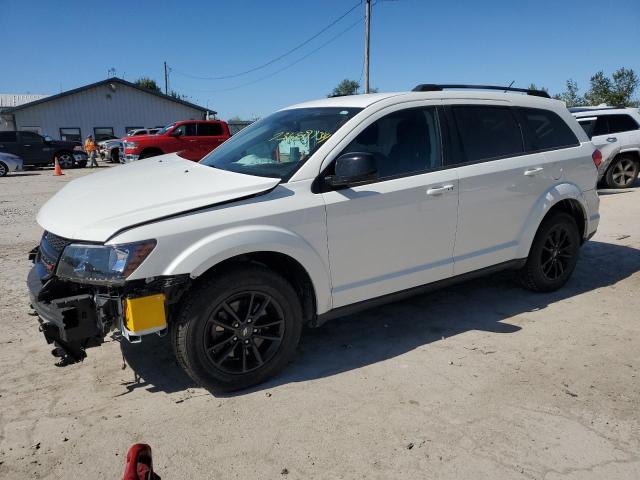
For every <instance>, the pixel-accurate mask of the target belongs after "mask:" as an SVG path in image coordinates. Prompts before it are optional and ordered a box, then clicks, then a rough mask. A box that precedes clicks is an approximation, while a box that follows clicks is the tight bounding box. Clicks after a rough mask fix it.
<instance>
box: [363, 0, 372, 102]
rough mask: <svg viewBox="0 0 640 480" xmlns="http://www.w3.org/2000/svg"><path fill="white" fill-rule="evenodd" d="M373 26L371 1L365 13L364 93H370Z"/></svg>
mask: <svg viewBox="0 0 640 480" xmlns="http://www.w3.org/2000/svg"><path fill="white" fill-rule="evenodd" d="M370 26H371V0H367V1H366V5H365V13H364V93H369V36H370V35H369V33H370Z"/></svg>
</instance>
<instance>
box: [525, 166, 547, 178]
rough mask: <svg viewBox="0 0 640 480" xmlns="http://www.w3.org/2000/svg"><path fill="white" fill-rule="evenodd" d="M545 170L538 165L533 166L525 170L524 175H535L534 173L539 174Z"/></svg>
mask: <svg viewBox="0 0 640 480" xmlns="http://www.w3.org/2000/svg"><path fill="white" fill-rule="evenodd" d="M543 170H544V168H543V167H536V168H532V169H530V170H525V171H524V175H525V176H526V177H533V176H534V175H537V174H539V173H540V172H542V171H543Z"/></svg>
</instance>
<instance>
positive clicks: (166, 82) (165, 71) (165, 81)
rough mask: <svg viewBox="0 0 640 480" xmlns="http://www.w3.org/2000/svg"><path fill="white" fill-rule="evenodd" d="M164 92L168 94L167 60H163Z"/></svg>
mask: <svg viewBox="0 0 640 480" xmlns="http://www.w3.org/2000/svg"><path fill="white" fill-rule="evenodd" d="M164 94H165V95H169V72H168V71H167V62H164Z"/></svg>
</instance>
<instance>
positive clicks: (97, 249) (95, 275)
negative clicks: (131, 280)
mask: <svg viewBox="0 0 640 480" xmlns="http://www.w3.org/2000/svg"><path fill="white" fill-rule="evenodd" d="M155 246H156V241H155V240H145V241H143V242H135V243H123V244H122V245H85V244H81V243H72V244H71V245H68V246H67V247H66V248H65V249H64V252H63V253H62V258H61V259H60V261H59V262H58V268H57V270H56V274H57V275H58V277H60V278H63V279H67V280H73V281H76V282H81V283H90V284H96V285H107V284H108V285H122V284H124V282H125V280H126V278H127V277H128V276H129V275H131V274H132V273H133V272H134V270H135V269H136V268H138V267H139V266H140V264H141V263H142V262H143V261H144V259H145V258H147V257H148V256H149V254H150V253H151V251H152V250H153V249H154V248H155Z"/></svg>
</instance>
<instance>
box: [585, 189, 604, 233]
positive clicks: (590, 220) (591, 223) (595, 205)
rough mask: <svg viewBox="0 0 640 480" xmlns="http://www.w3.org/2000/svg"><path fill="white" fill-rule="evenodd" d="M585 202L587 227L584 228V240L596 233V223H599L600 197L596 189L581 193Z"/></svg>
mask: <svg viewBox="0 0 640 480" xmlns="http://www.w3.org/2000/svg"><path fill="white" fill-rule="evenodd" d="M582 194H583V195H584V199H585V201H586V203H587V212H586V213H587V226H586V227H587V228H586V229H585V232H584V233H585V240H588V239H590V238H591V237H593V236H594V235H595V234H596V231H597V230H598V225H599V224H600V197H599V196H598V191H597V190H596V189H595V188H594V189H593V190H587V191H585V192H583V193H582Z"/></svg>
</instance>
